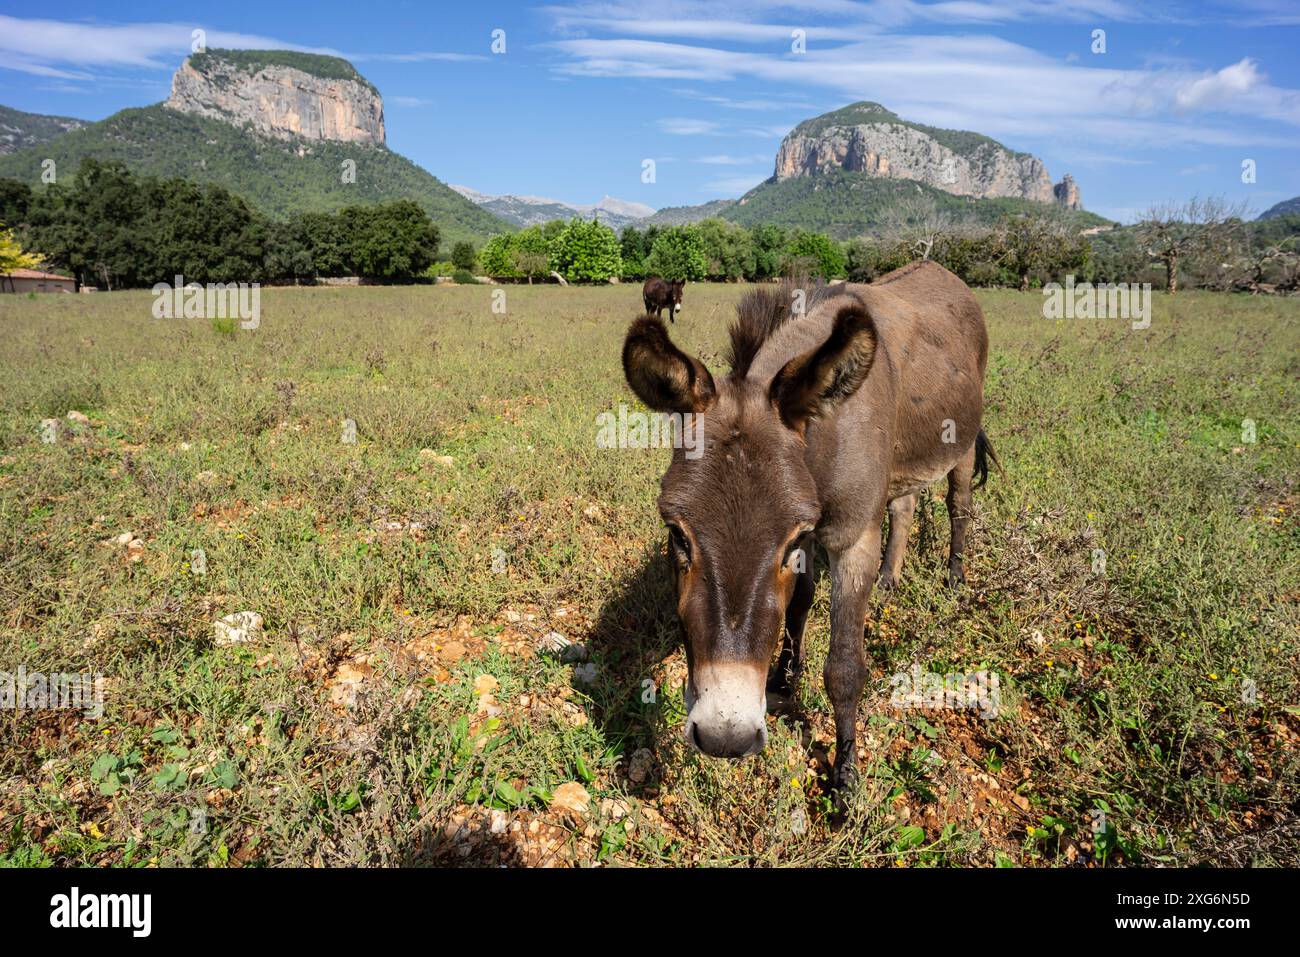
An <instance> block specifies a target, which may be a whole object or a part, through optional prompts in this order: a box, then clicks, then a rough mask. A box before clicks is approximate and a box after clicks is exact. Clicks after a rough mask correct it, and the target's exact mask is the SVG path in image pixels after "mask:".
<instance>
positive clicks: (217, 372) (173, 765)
mask: <svg viewBox="0 0 1300 957" xmlns="http://www.w3.org/2000/svg"><path fill="white" fill-rule="evenodd" d="M742 291H743V288H742V287H739V286H692V287H689V288H688V289H687V295H686V307H687V309H686V311H685V312H684V313H683V314H682V317H681V320H680V321H679V322H678V323H677V324H676V326H675V327H674V330H673V331H674V335H675V336H677V337H678V341H679V342H680V343H681V344H683V345H684V346H685V347H686V348H688V349H691V350H694V351H696V352H698V353H699V354H701V355H703V356H704V357H705V359H706V361H708V362H709V363H710V365H712V366H713V367H714V368H715V369H716V368H719V367H720V366H721V359H720V355H721V352H722V347H723V344H724V329H725V326H726V323H727V322H728V321H729V318H730V316H731V314H732V311H733V308H732V307H733V304H734V302H735V301H736V300H737V299H738V298H739V296H740V295H741V293H742ZM638 293H639V290H635V289H632V288H629V287H626V286H624V287H603V288H567V289H562V288H557V287H540V286H539V287H535V288H530V287H509V288H508V289H507V306H508V314H507V315H505V316H501V315H497V314H494V313H493V312H492V310H491V308H490V306H491V302H492V299H491V296H492V290H491V289H490V288H488V287H446V286H443V287H405V288H387V289H386V288H370V287H364V288H354V289H332V290H331V289H282V290H279V289H267V290H263V291H262V318H261V325H260V328H258V329H256V330H255V331H242V330H239V329H237V328H236V329H233V330H231V329H230V328H229V327H228V326H227V327H224V328H217V327H214V326H213V324H212V323H209V322H208V321H206V320H156V319H153V318H151V316H150V303H151V298H150V295H149V293H148V292H129V293H112V294H98V295H94V296H54V295H49V296H43V297H40V298H37V299H30V298H27V297H19V296H12V295H8V296H3V297H0V331H2V333H3V346H2V347H0V598H2V599H3V601H2V603H0V672H9V673H16V672H17V671H18V669H19V668H20V667H23V668H25V669H26V671H27V672H28V673H31V672H37V671H39V672H42V673H46V674H49V673H55V672H62V673H67V672H78V673H80V672H89V673H98V674H102V675H103V688H104V714H103V716H102V717H100V718H98V719H96V718H94V717H89V716H87V715H86V714H85V713H83V712H81V711H76V710H69V709H61V710H16V709H9V710H4V711H0V739H2V740H3V742H4V744H3V747H0V817H2V820H0V861H3V862H6V863H9V864H17V865H40V864H51V863H55V864H81V865H96V866H99V865H113V866H125V867H138V866H148V865H152V864H158V865H212V866H239V865H243V866H252V865H278V864H313V865H397V864H426V863H428V864H475V865H481V864H495V863H514V864H561V865H569V864H591V863H595V862H603V863H607V864H615V865H656V864H673V865H680V864H742V865H747V864H750V865H776V864H783V865H791V864H793V865H841V866H843V865H866V866H935V865H938V866H951V865H980V866H995V865H996V866H1016V865H1026V866H1071V865H1072V866H1085V865H1088V866H1103V865H1104V866H1123V865H1133V864H1144V865H1150V864H1156V863H1162V864H1171V865H1175V864H1176V865H1185V864H1204V863H1210V864H1244V863H1261V864H1269V863H1273V864H1281V863H1290V864H1293V865H1294V864H1297V863H1300V860H1297V853H1298V852H1297V847H1300V803H1298V802H1300V785H1298V783H1297V781H1298V778H1300V520H1298V519H1297V517H1296V512H1297V509H1300V488H1298V483H1300V428H1297V422H1298V421H1300V420H1298V418H1297V412H1298V411H1300V410H1298V409H1297V400H1298V399H1300V389H1297V381H1298V380H1300V300H1296V299H1278V298H1266V297H1259V298H1246V297H1228V296H1220V295H1212V294H1197V293H1188V294H1179V295H1178V296H1177V298H1176V300H1171V299H1169V298H1167V297H1163V296H1159V295H1158V296H1157V297H1156V300H1155V307H1154V309H1155V311H1154V318H1153V321H1152V324H1151V327H1150V328H1149V329H1147V330H1144V331H1134V330H1132V329H1130V328H1129V325H1128V324H1127V323H1125V322H1123V321H1120V320H1067V321H1061V322H1052V321H1048V320H1045V319H1043V318H1041V315H1040V308H1041V302H1042V300H1041V298H1040V296H1038V295H1037V294H1032V293H1031V294H1024V295H1021V294H1017V293H1011V292H1002V291H980V292H978V293H977V295H978V296H979V298H980V301H981V302H982V304H983V306H984V309H985V312H986V315H987V317H988V320H989V327H990V336H991V340H992V352H991V359H990V367H989V373H988V383H987V398H988V409H987V414H986V427H987V430H988V432H989V434H990V436H991V437H992V440H993V442H994V444H995V446H996V448H997V450H998V453H999V455H1000V457H1001V459H1002V462H1003V464H1004V466H1005V468H1006V474H1005V475H1003V476H999V475H996V474H995V475H994V476H993V478H992V479H991V480H990V483H989V485H988V486H987V487H986V488H985V489H984V490H983V491H981V492H979V493H977V495H976V508H977V517H976V521H975V523H974V526H973V530H972V537H971V543H970V546H969V548H968V553H967V575H968V577H969V580H970V586H971V587H970V588H969V590H967V591H962V592H951V591H949V590H947V589H946V588H945V587H943V585H942V582H943V567H944V566H943V557H944V554H945V552H946V544H945V540H946V533H947V517H946V515H945V514H944V509H943V504H942V490H941V489H940V490H939V492H938V494H937V495H932V496H931V497H930V498H928V499H927V500H926V501H924V502H923V505H922V508H921V509H920V511H919V517H918V522H917V525H916V527H915V528H914V530H913V542H912V550H911V552H910V553H909V556H908V563H907V566H906V568H905V570H904V581H903V583H902V585H901V587H900V589H899V590H898V592H897V593H896V594H895V595H894V596H893V598H892V599H891V600H890V604H888V605H887V606H883V607H881V606H879V605H877V606H876V607H875V609H874V611H873V615H872V617H871V619H870V620H869V622H868V635H867V649H868V657H869V661H870V663H871V668H872V680H871V681H870V682H869V684H868V690H867V693H866V695H865V696H864V700H863V703H862V707H861V712H860V719H861V723H860V731H859V735H860V738H859V741H860V745H859V749H860V751H861V753H862V761H863V766H862V771H863V780H862V785H861V787H860V789H859V790H858V791H857V792H855V793H854V794H853V795H852V798H851V801H850V810H849V813H848V816H847V820H845V821H844V822H843V824H842V826H839V827H838V828H836V827H832V821H831V817H830V815H829V812H828V808H829V802H828V800H827V796H826V794H825V775H826V772H827V769H828V757H833V755H829V756H828V749H831V748H832V747H833V740H834V738H833V728H832V724H831V719H830V714H829V711H828V709H827V703H826V701H825V699H824V696H823V692H822V689H821V678H820V672H821V662H822V660H823V657H824V654H825V647H826V640H827V632H828V621H827V618H828V582H827V581H826V580H825V578H824V576H823V577H822V580H821V581H820V582H819V585H818V593H817V601H816V604H815V606H814V609H813V615H812V618H811V620H810V625H809V640H810V652H809V661H810V668H809V671H808V676H807V677H806V678H805V681H804V684H803V687H802V689H801V700H800V701H799V702H798V704H799V709H798V711H799V712H800V713H802V715H803V719H802V721H797V720H795V719H792V718H791V717H783V718H781V719H779V720H778V719H777V718H775V717H773V718H770V719H769V721H770V728H769V730H770V732H771V741H770V744H769V746H768V748H767V750H766V751H765V752H764V753H763V754H762V755H760V756H758V757H755V758H750V759H747V760H745V761H743V762H740V763H730V762H721V761H715V760H712V759H705V758H701V757H699V756H697V755H695V754H693V753H691V752H689V751H688V750H687V748H686V746H685V744H684V743H683V742H682V741H681V740H680V728H681V722H682V718H683V704H682V692H681V680H682V678H683V677H684V674H685V663H684V659H683V657H682V653H681V651H680V649H679V648H678V639H677V626H676V618H675V612H674V608H673V602H672V598H671V587H672V586H671V582H670V578H669V571H668V567H667V559H666V557H665V555H664V535H663V533H662V529H661V527H660V523H659V519H658V515H657V513H656V510H655V508H654V498H655V495H656V493H657V487H658V478H659V475H660V473H661V471H662V469H663V467H664V465H665V463H666V457H667V455H668V452H667V451H664V450H660V449H655V450H631V449H624V450H609V449H599V448H597V447H596V441H595V438H596V431H597V429H596V416H597V415H598V414H599V413H601V412H604V411H610V410H616V409H617V408H618V405H619V403H621V402H626V403H628V404H629V405H634V404H635V400H634V399H633V398H632V396H631V394H630V391H629V390H628V389H627V387H626V386H625V384H624V383H623V380H622V372H621V368H620V365H619V348H620V344H621V339H622V334H623V331H624V329H625V327H626V324H627V321H628V320H629V319H631V318H632V317H633V316H634V315H635V314H636V312H637V311H638V310H639V308H640V305H639V299H638ZM70 411H75V412H79V413H82V414H84V416H86V417H87V418H88V421H86V422H79V421H73V420H70V419H68V418H67V415H68V413H69V412H70ZM47 418H57V419H59V420H60V426H59V430H58V435H57V441H54V442H52V443H51V442H45V441H43V439H42V426H41V421H42V420H43V419H47ZM344 419H351V420H353V421H355V424H356V438H357V441H356V443H355V444H349V443H346V442H344V441H343V440H342V439H343V434H344V425H343V420H344ZM1247 419H1249V420H1251V421H1252V422H1253V423H1254V428H1255V434H1254V441H1253V442H1252V441H1249V439H1250V436H1249V434H1248V432H1247V433H1246V434H1244V433H1243V421H1244V420H1247ZM1246 428H1247V429H1248V426H1247V427H1246ZM126 533H130V534H129V535H128V534H126ZM197 549H201V550H202V552H203V554H204V556H205V558H206V570H205V573H204V574H199V573H198V572H197V571H196V570H195V566H194V563H193V561H192V553H193V552H194V551H195V550H197ZM818 564H819V570H821V569H823V568H824V560H823V557H822V556H819V558H818ZM198 567H199V569H200V570H202V566H198ZM242 611H251V612H257V613H258V614H260V615H261V616H262V618H263V620H264V631H263V632H262V634H261V635H260V636H256V635H255V636H254V639H253V640H252V641H249V642H247V643H243V644H235V645H219V644H217V643H216V642H215V641H214V629H213V622H214V621H215V620H217V619H218V618H220V617H222V616H225V615H229V614H231V613H235V612H242ZM552 633H558V634H559V635H562V636H563V637H564V638H565V639H566V640H568V641H570V642H572V643H573V644H572V646H570V647H569V648H568V649H567V650H565V651H563V652H559V653H557V652H555V651H553V650H551V649H552V648H554V647H556V646H559V645H560V644H562V643H561V642H560V641H559V639H558V638H557V637H556V635H555V634H552ZM913 665H918V666H919V667H920V668H922V669H923V670H925V671H927V672H938V673H946V672H963V673H969V672H976V671H985V672H990V673H996V674H997V675H998V676H999V683H1000V695H1001V703H1000V707H999V709H998V713H997V716H996V717H995V718H993V719H991V720H986V719H984V718H982V717H981V716H980V714H979V713H978V712H973V711H969V710H960V709H949V710H900V709H898V708H895V707H893V706H891V703H890V684H889V680H890V676H892V675H895V674H897V673H899V672H906V671H908V670H909V669H911V668H912V667H913ZM647 681H650V682H653V684H649V685H648V684H647ZM584 795H586V796H587V797H588V798H589V802H587V803H584V802H583V796H584Z"/></svg>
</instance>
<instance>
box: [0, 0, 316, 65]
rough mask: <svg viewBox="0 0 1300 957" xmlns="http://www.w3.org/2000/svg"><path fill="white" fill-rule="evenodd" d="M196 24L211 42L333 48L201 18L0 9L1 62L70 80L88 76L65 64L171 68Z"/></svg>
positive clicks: (188, 44)
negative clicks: (78, 18) (16, 13)
mask: <svg viewBox="0 0 1300 957" xmlns="http://www.w3.org/2000/svg"><path fill="white" fill-rule="evenodd" d="M197 29H204V30H205V32H206V37H205V39H206V43H207V45H208V46H210V47H231V48H237V49H251V50H266V49H277V50H302V51H307V52H321V53H324V52H332V51H326V50H320V49H315V48H310V47H303V46H299V45H298V44H294V43H288V42H286V41H284V40H277V39H274V38H271V37H265V36H259V35H257V34H250V33H230V32H227V31H224V30H211V29H207V28H206V27H204V26H203V24H200V23H188V24H182V23H130V24H116V25H110V24H92V23H66V22H64V21H61V20H23V19H20V18H18V17H10V16H5V15H3V14H0V66H3V67H7V68H9V69H13V70H18V71H20V72H24V73H32V74H35V75H37V76H56V77H62V78H71V79H90V78H91V77H90V74H87V73H85V72H83V71H70V70H68V69H67V67H69V66H76V67H83V68H87V67H92V68H93V67H99V68H117V69H123V68H136V69H140V68H144V69H174V68H175V67H176V65H177V64H178V63H179V62H180V61H181V60H183V59H184V58H185V57H187V56H189V54H190V48H191V44H192V43H193V42H194V40H193V31H194V30H197Z"/></svg>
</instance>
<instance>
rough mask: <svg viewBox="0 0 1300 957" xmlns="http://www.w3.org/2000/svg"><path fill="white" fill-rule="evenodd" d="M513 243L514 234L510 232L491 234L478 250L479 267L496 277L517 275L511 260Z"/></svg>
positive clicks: (502, 277) (503, 277) (504, 277)
mask: <svg viewBox="0 0 1300 957" xmlns="http://www.w3.org/2000/svg"><path fill="white" fill-rule="evenodd" d="M514 245H515V244H514V235H513V234H511V233H500V234H498V235H496V236H493V237H492V238H491V239H489V240H488V241H487V242H485V243H484V244H483V248H482V249H480V250H479V251H478V261H479V267H480V268H481V269H482V270H483V272H484V273H485V274H486V275H488V276H495V277H496V278H498V279H506V278H509V277H512V276H516V275H518V273H516V272H515V265H514V261H513V253H514ZM453 261H454V260H453Z"/></svg>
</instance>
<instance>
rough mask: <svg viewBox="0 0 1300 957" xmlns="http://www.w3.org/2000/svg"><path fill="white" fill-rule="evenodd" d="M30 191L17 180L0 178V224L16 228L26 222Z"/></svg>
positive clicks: (30, 201) (30, 203)
mask: <svg viewBox="0 0 1300 957" xmlns="http://www.w3.org/2000/svg"><path fill="white" fill-rule="evenodd" d="M31 205H32V189H31V187H30V186H28V185H27V184H26V183H24V182H23V181H22V180H19V179H5V178H0V223H8V224H9V225H10V226H18V225H20V224H22V223H26V222H27V210H28V209H29V208H30V207H31Z"/></svg>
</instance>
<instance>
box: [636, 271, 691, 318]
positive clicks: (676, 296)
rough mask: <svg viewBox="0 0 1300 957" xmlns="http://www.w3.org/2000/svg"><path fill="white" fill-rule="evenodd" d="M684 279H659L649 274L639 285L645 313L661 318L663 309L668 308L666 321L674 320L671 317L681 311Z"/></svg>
mask: <svg viewBox="0 0 1300 957" xmlns="http://www.w3.org/2000/svg"><path fill="white" fill-rule="evenodd" d="M685 285H686V281H685V280H684V279H671V280H670V279H660V278H659V277H658V276H651V277H650V278H649V279H647V280H646V281H645V285H644V286H642V287H641V299H642V300H643V301H644V302H645V311H646V315H654V316H657V317H659V318H661V319H662V318H663V311H664V309H667V310H668V321H669V322H676V321H677V320H676V319H674V318H673V317H674V316H675V315H676V314H677V313H679V312H681V311H682V288H683V287H684V286H685Z"/></svg>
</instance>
